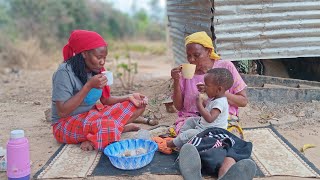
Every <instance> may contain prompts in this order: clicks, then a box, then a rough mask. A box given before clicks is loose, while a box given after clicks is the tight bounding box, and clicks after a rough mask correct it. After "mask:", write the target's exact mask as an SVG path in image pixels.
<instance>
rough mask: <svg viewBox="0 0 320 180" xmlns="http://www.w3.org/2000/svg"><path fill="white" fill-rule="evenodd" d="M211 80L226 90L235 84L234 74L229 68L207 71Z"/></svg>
mask: <svg viewBox="0 0 320 180" xmlns="http://www.w3.org/2000/svg"><path fill="white" fill-rule="evenodd" d="M206 76H207V77H208V78H210V80H209V81H210V82H211V83H213V84H216V85H218V86H222V87H223V88H225V89H226V90H228V89H230V88H231V87H232V85H233V76H232V74H231V72H230V71H229V70H228V69H225V68H214V69H210V70H209V71H207V75H206Z"/></svg>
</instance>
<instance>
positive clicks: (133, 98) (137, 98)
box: [129, 93, 148, 107]
mask: <svg viewBox="0 0 320 180" xmlns="http://www.w3.org/2000/svg"><path fill="white" fill-rule="evenodd" d="M129 100H130V102H132V103H133V104H134V105H135V106H136V107H146V105H147V104H148V98H147V97H146V96H145V95H142V94H140V93H133V94H131V95H129Z"/></svg>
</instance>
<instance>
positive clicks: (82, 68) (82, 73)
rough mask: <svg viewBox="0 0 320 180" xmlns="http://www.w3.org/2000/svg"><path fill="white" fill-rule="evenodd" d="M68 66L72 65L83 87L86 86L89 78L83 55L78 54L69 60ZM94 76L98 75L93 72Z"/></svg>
mask: <svg viewBox="0 0 320 180" xmlns="http://www.w3.org/2000/svg"><path fill="white" fill-rule="evenodd" d="M67 64H70V65H71V69H72V70H73V72H74V74H75V75H76V76H77V77H78V78H79V80H80V81H81V82H82V84H83V85H85V84H86V83H87V81H88V76H87V72H86V63H85V60H84V58H83V56H82V54H81V53H79V54H76V55H75V56H73V57H71V58H70V59H68V60H67ZM92 75H93V76H94V75H96V73H94V72H92Z"/></svg>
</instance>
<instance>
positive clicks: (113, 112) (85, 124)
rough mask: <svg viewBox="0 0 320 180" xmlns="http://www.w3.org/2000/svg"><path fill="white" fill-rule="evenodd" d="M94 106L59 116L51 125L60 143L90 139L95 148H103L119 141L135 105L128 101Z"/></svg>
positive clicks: (72, 142)
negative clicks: (72, 113) (79, 112)
mask: <svg viewBox="0 0 320 180" xmlns="http://www.w3.org/2000/svg"><path fill="white" fill-rule="evenodd" d="M100 106H102V107H98V105H96V106H94V108H93V109H91V110H90V111H89V112H86V113H82V114H78V115H74V116H70V117H67V118H61V119H60V120H59V121H58V123H56V124H54V125H53V135H54V137H55V138H56V140H57V141H58V142H60V143H67V144H78V143H81V142H84V141H88V140H89V141H90V142H92V144H93V145H94V148H95V149H98V150H103V149H104V148H105V147H106V146H107V145H109V144H110V143H112V142H114V141H119V140H120V138H121V133H122V131H123V128H124V126H125V125H126V123H127V121H128V120H129V119H130V117H131V116H132V114H133V112H134V111H135V110H136V107H135V106H134V105H133V104H132V103H131V102H129V101H125V102H122V103H117V104H114V105H112V106H103V105H102V104H100Z"/></svg>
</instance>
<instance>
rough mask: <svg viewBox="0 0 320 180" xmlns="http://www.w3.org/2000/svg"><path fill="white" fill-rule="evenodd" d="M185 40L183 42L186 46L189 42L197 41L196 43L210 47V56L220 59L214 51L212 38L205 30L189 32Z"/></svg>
mask: <svg viewBox="0 0 320 180" xmlns="http://www.w3.org/2000/svg"><path fill="white" fill-rule="evenodd" d="M185 41H186V42H185V45H186V46H187V45H188V44H191V43H197V44H201V45H202V46H204V47H206V48H210V49H212V51H211V54H210V58H211V59H214V60H219V59H220V56H219V55H218V54H216V53H215V52H214V47H213V44H212V40H211V38H210V37H209V36H208V34H207V33H206V32H204V31H201V32H196V33H193V34H190V35H189V36H187V37H186V39H185Z"/></svg>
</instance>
